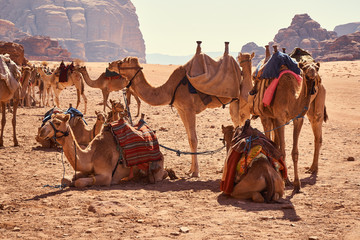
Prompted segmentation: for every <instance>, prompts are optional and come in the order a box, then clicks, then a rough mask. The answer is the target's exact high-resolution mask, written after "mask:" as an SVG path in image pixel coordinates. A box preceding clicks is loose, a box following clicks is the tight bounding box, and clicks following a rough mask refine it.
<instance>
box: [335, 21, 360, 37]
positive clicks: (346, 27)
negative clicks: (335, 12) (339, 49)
mask: <svg viewBox="0 0 360 240" xmlns="http://www.w3.org/2000/svg"><path fill="white" fill-rule="evenodd" d="M334 32H336V33H337V35H338V36H339V37H341V36H343V35H347V34H351V33H355V32H360V22H352V23H347V24H342V25H338V26H336V27H335V28H334Z"/></svg>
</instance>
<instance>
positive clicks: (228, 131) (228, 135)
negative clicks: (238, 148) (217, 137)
mask: <svg viewBox="0 0 360 240" xmlns="http://www.w3.org/2000/svg"><path fill="white" fill-rule="evenodd" d="M221 130H222V133H223V134H224V138H223V143H224V144H225V146H226V152H229V149H230V147H231V139H232V138H233V134H234V126H233V125H228V126H226V127H225V126H224V125H221Z"/></svg>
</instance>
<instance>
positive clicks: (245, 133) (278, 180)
mask: <svg viewBox="0 0 360 240" xmlns="http://www.w3.org/2000/svg"><path fill="white" fill-rule="evenodd" d="M222 128H223V133H224V139H225V142H226V146H229V151H228V153H227V158H226V161H225V165H224V171H223V177H222V182H221V185H220V186H221V187H220V188H221V190H222V191H223V192H224V193H225V194H229V195H231V196H232V197H234V198H238V199H252V200H253V201H254V202H258V203H262V202H264V201H265V200H266V202H271V201H277V200H279V199H280V198H281V197H282V196H283V195H284V180H283V178H282V173H283V171H284V169H282V170H281V171H276V170H275V168H274V166H273V165H272V164H271V162H272V160H270V159H272V158H273V157H274V156H277V157H279V156H281V154H280V151H279V150H278V149H276V145H275V143H274V142H272V141H270V140H269V139H268V138H266V136H265V135H264V134H262V133H261V132H259V131H258V130H256V129H253V128H251V127H250V121H247V122H246V123H245V125H244V126H243V127H241V128H237V129H236V131H235V130H234V128H233V126H227V127H224V126H222ZM249 136H251V137H252V138H254V139H255V138H256V142H254V144H253V145H252V146H251V149H250V150H246V151H245V150H244V146H246V141H245V140H246V139H249ZM231 145H232V146H231ZM260 147H261V148H260ZM259 149H261V150H259ZM245 152H246V155H245V157H244V154H245ZM245 160H246V162H247V164H244V162H245ZM242 161H244V162H242ZM275 161H277V160H275ZM278 163H282V161H281V162H280V161H277V164H278ZM281 165H284V164H281ZM277 166H279V165H277ZM242 169H244V170H242ZM285 173H286V171H285ZM265 192H266V194H265Z"/></svg>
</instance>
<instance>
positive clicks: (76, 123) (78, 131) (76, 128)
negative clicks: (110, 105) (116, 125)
mask: <svg viewBox="0 0 360 240" xmlns="http://www.w3.org/2000/svg"><path fill="white" fill-rule="evenodd" d="M95 114H96V122H95V124H94V125H93V127H92V128H89V127H88V126H87V125H86V124H85V123H84V120H83V119H82V117H79V116H78V117H73V118H71V119H70V120H69V125H70V126H71V129H72V131H73V133H74V136H75V138H76V141H77V142H78V144H79V145H81V146H87V145H89V143H90V142H91V140H93V139H94V138H95V136H96V135H98V134H99V133H100V131H101V129H102V128H103V125H104V123H105V118H106V116H105V113H104V112H101V111H95Z"/></svg>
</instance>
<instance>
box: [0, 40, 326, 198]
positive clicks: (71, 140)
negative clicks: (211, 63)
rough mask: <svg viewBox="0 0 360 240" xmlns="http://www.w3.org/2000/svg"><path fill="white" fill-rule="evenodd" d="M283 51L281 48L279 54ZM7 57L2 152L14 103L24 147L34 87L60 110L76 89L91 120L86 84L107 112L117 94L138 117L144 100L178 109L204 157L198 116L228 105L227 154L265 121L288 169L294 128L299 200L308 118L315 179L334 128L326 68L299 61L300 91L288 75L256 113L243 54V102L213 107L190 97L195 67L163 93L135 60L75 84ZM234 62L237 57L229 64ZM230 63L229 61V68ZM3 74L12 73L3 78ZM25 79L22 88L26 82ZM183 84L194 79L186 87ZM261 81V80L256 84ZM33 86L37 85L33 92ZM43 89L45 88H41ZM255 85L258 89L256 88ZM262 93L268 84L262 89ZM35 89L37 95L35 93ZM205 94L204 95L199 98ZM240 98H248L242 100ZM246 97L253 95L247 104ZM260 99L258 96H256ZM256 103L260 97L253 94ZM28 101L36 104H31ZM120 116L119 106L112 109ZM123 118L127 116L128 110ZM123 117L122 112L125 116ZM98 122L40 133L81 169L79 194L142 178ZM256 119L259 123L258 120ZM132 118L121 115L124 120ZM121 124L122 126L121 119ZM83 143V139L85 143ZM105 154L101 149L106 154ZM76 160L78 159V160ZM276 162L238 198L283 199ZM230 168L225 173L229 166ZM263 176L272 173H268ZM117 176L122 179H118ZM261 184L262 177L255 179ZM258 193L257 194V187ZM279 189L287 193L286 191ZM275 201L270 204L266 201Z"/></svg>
mask: <svg viewBox="0 0 360 240" xmlns="http://www.w3.org/2000/svg"><path fill="white" fill-rule="evenodd" d="M200 44H201V42H198V46H197V51H196V55H195V56H202V55H203V53H201V47H200ZM266 50H267V51H266V58H265V59H264V60H263V61H262V62H261V63H260V65H263V66H265V65H266V63H267V62H268V61H269V58H271V55H270V54H269V51H268V50H269V48H268V46H267V48H266ZM276 52H277V48H276V47H275V46H274V52H273V53H276ZM0 56H1V68H2V69H1V70H2V72H1V81H0V101H1V107H2V122H1V125H2V126H1V136H0V146H1V147H3V130H4V126H5V122H6V120H5V119H6V118H5V114H6V106H7V104H8V102H9V101H10V100H12V106H13V111H12V112H13V120H12V124H13V139H14V145H15V146H18V141H17V139H16V109H17V107H18V105H19V104H21V102H22V101H21V100H23V99H25V98H26V97H25V96H26V94H28V95H32V96H31V98H33V99H34V98H35V95H34V93H35V90H34V89H33V88H34V86H36V85H38V86H39V89H40V85H41V90H42V91H40V92H41V94H42V96H40V100H39V104H43V106H49V99H50V94H52V93H53V94H54V95H55V105H56V107H58V108H60V104H59V103H60V101H59V95H60V92H61V91H62V90H63V89H65V88H66V87H69V86H75V87H76V89H77V105H76V108H78V107H79V104H80V97H81V96H82V98H83V100H84V107H85V109H84V114H86V110H87V109H86V108H87V98H86V96H85V94H84V86H85V85H84V84H85V83H86V84H87V85H88V86H90V87H92V88H99V89H101V91H102V94H103V105H104V106H103V107H104V111H105V109H106V107H109V105H108V97H109V94H110V93H111V92H113V91H119V90H122V89H126V94H127V102H128V103H129V102H130V96H134V97H135V99H136V101H137V103H138V114H137V115H139V112H140V103H141V102H140V100H139V99H141V100H142V101H144V102H146V103H147V104H149V105H151V106H160V105H169V104H170V105H171V106H173V107H175V108H176V110H177V112H178V114H179V116H180V118H181V120H182V122H183V124H184V127H185V129H186V134H187V137H188V141H189V145H190V150H191V152H193V153H196V152H197V147H198V140H197V134H196V115H197V114H199V113H200V112H202V111H204V110H205V109H207V108H217V107H221V106H225V105H227V104H229V112H230V116H231V120H232V122H233V126H231V127H227V128H225V127H224V126H223V132H224V136H225V139H226V142H227V150H228V149H231V148H232V145H234V144H235V142H234V135H233V134H234V130H235V128H237V127H238V128H239V129H241V126H243V125H244V123H245V121H246V120H247V119H250V118H251V115H253V118H254V117H260V119H261V122H262V124H263V128H264V133H265V135H266V137H267V138H268V139H271V140H270V141H271V142H272V143H273V144H274V146H276V147H277V149H278V150H279V151H280V153H281V154H282V159H283V160H284V162H285V134H284V128H285V125H287V124H288V123H289V122H293V127H294V130H293V147H292V152H291V155H292V160H293V165H294V181H293V183H292V184H293V187H294V193H296V192H299V190H300V180H299V174H298V159H299V150H298V140H299V134H300V131H301V127H302V125H303V116H304V115H305V114H306V115H307V117H308V119H309V121H310V123H311V127H312V130H313V134H314V143H315V144H314V145H315V149H314V155H313V163H312V165H311V167H310V168H309V170H308V171H309V173H311V174H316V173H317V171H318V159H319V153H320V148H321V143H322V123H323V122H324V121H326V120H327V114H326V108H325V95H326V92H325V88H324V86H323V84H322V82H321V78H320V76H319V74H318V70H319V67H320V64H319V63H318V62H316V61H314V60H307V59H305V60H304V59H296V61H297V66H298V67H299V68H300V69H301V74H300V75H301V77H302V81H301V83H299V82H298V80H297V78H296V77H295V76H294V74H290V73H284V74H282V75H281V76H280V77H279V79H278V85H277V88H276V91H275V92H274V95H273V97H272V101H271V104H270V105H269V106H267V107H264V108H263V109H262V111H260V112H259V111H255V110H254V109H255V106H254V105H255V100H254V98H253V96H250V94H249V93H251V92H252V91H254V90H256V91H255V92H261V91H262V90H260V89H259V88H257V89H256V86H257V85H259V84H258V83H256V82H255V79H256V76H255V73H253V71H252V59H253V57H254V53H252V54H249V53H239V55H238V59H237V62H238V64H237V66H236V68H239V69H240V71H241V75H240V76H239V79H236V81H239V84H240V88H241V91H239V95H238V97H235V98H234V97H233V96H224V95H221V96H216V95H209V96H207V97H208V99H209V101H207V102H204V101H203V99H202V97H201V95H200V94H192V93H190V92H189V86H188V85H189V84H191V83H190V82H189V80H188V79H189V77H190V76H189V68H188V66H185V65H183V66H179V67H178V68H176V69H175V70H174V71H173V73H172V74H171V75H170V76H169V78H168V80H167V81H166V82H165V83H164V84H163V85H161V86H159V87H154V86H152V85H151V84H150V83H149V82H148V81H147V80H146V77H145V75H144V73H143V71H142V67H141V65H140V63H139V60H138V58H136V57H126V58H124V59H122V60H118V61H113V62H111V63H109V66H108V68H107V69H106V70H107V71H112V72H115V73H117V76H118V77H116V78H113V77H107V76H106V74H105V72H104V73H102V74H101V75H100V76H99V77H98V78H97V79H91V78H90V77H89V73H88V71H87V69H86V67H85V66H75V68H74V69H73V70H72V71H68V72H67V77H68V81H67V82H60V81H59V70H58V69H55V70H54V71H53V72H52V73H46V72H45V71H44V68H43V67H29V66H27V67H22V68H20V67H18V66H16V64H15V63H14V62H12V60H11V59H10V58H9V56H8V55H0ZM225 56H228V43H225V52H224V57H225ZM230 58H232V57H230ZM224 62H226V61H224ZM3 69H5V70H6V69H7V72H6V71H3ZM9 78H15V79H16V80H17V81H16V83H17V84H15V85H14V84H13V85H11V84H10V83H11V81H10V80H9ZM20 78H21V81H20ZM184 79H187V81H188V82H187V84H186V82H185V83H184ZM256 81H261V80H256ZM29 82H31V83H32V84H31V85H29ZM40 83H41V84H40ZM254 84H255V85H254ZM260 85H261V84H260ZM28 86H31V87H28ZM198 92H199V91H198ZM240 92H241V94H240ZM243 92H246V95H245V97H244V94H242V93H243ZM257 94H258V95H260V94H259V93H257ZM252 95H253V94H252ZM28 99H29V97H28ZM111 105H112V107H109V108H110V109H115V107H114V105H115V103H114V102H111ZM121 106H122V108H121V110H124V111H126V109H125V108H124V107H123V105H121ZM121 110H119V111H118V112H120V111H121ZM96 114H97V121H96V123H95V125H94V126H93V127H92V128H89V127H87V126H85V125H84V124H83V121H80V120H76V119H72V118H70V116H69V115H68V114H64V113H61V112H60V113H58V114H53V115H52V116H51V119H50V120H49V121H47V122H46V123H44V124H43V126H42V127H41V128H39V133H38V136H37V140H38V139H39V140H40V139H41V140H43V141H44V140H46V139H51V138H52V139H56V141H57V143H58V144H60V145H62V147H63V151H64V154H65V156H66V157H67V159H68V161H69V163H70V164H71V165H72V167H73V168H74V169H76V172H77V173H76V174H75V176H74V178H73V180H71V181H70V180H66V179H64V180H63V182H64V183H65V184H68V185H71V186H75V187H85V186H91V185H111V184H116V183H118V182H119V181H120V180H121V179H123V178H125V177H128V176H129V175H130V174H133V172H134V171H135V172H136V171H140V170H139V169H137V168H136V166H135V167H134V168H132V169H130V168H127V167H124V166H120V167H115V169H114V166H117V162H118V159H119V151H118V150H117V145H116V143H115V141H114V138H113V136H112V134H111V130H109V128H108V127H103V126H107V125H106V122H108V121H109V120H107V119H106V118H107V117H109V116H106V115H105V113H104V112H97V113H96ZM255 115H256V116H255ZM124 117H126V116H125V115H122V116H121V118H124ZM115 119H116V118H115ZM80 136H82V138H80ZM98 149H101V151H99V150H98ZM74 152H75V155H74ZM191 158H192V161H191V167H190V170H189V172H188V174H189V175H190V176H191V177H200V169H199V163H198V159H197V154H192V156H191ZM269 166H271V164H269V161H264V160H262V161H258V163H256V164H252V167H251V171H250V170H249V171H247V173H246V175H245V176H243V178H242V180H241V181H242V183H243V184H242V185H246V186H247V187H244V188H241V189H240V188H239V187H237V188H234V192H233V193H231V195H232V196H234V197H236V198H250V199H253V200H254V201H257V202H263V201H264V199H263V198H262V197H261V196H260V197H259V193H261V192H264V191H266V192H267V193H269V192H272V193H273V194H272V195H271V196H270V200H277V199H279V198H280V197H281V196H282V195H283V193H284V185H285V182H287V183H289V184H291V183H290V181H288V178H286V177H285V178H281V179H282V182H283V183H284V184H282V185H281V184H280V185H279V184H276V186H277V187H275V188H274V184H272V185H273V186H272V188H271V187H270V186H269V183H268V180H266V179H269V177H271V178H272V181H275V180H274V179H275V178H276V179H277V180H276V181H278V179H279V173H278V172H276V171H275V172H272V171H274V170H269V169H274V168H273V167H272V166H271V167H270V168H269ZM224 168H226V166H225V165H224ZM264 169H267V170H266V171H265V170H264ZM115 170H116V171H115ZM148 175H149V179H152V182H156V181H160V180H162V179H164V178H166V177H167V176H168V173H167V172H166V171H165V169H164V159H162V160H161V161H159V162H158V163H157V165H156V171H149V172H148ZM254 176H256V177H254ZM255 186H256V187H255ZM279 186H280V187H279ZM267 200H269V199H267Z"/></svg>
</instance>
